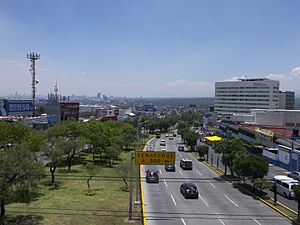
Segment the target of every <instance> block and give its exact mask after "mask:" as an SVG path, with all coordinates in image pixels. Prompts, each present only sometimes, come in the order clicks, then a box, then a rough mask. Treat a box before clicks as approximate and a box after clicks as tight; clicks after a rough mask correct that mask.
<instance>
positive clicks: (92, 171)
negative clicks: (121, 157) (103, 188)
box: [84, 162, 100, 193]
mask: <svg viewBox="0 0 300 225" xmlns="http://www.w3.org/2000/svg"><path fill="white" fill-rule="evenodd" d="M84 167H85V169H86V171H87V173H88V179H87V180H86V184H87V186H88V192H89V193H91V192H92V190H91V186H90V181H91V179H92V178H93V177H94V176H96V175H97V173H99V172H100V167H99V166H97V165H95V164H94V163H92V162H88V163H87V164H85V166H84Z"/></svg>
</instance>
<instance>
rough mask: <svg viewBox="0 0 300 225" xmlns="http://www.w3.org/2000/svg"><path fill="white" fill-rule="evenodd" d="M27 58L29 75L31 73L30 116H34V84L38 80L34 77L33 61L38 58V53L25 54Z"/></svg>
mask: <svg viewBox="0 0 300 225" xmlns="http://www.w3.org/2000/svg"><path fill="white" fill-rule="evenodd" d="M27 58H28V59H30V62H31V65H30V70H29V71H31V75H32V83H31V88H32V116H35V92H36V88H35V85H36V84H37V83H38V81H37V80H36V79H35V61H36V60H38V59H40V55H39V54H37V53H34V52H32V53H29V54H27Z"/></svg>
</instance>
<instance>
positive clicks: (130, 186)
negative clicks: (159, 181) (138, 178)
mask: <svg viewBox="0 0 300 225" xmlns="http://www.w3.org/2000/svg"><path fill="white" fill-rule="evenodd" d="M130 157H131V160H130V184H129V191H130V192H129V216H128V220H132V186H133V185H132V179H133V177H132V176H133V159H134V152H133V151H132V152H130Z"/></svg>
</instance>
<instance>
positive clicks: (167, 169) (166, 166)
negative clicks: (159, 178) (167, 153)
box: [165, 164, 176, 172]
mask: <svg viewBox="0 0 300 225" xmlns="http://www.w3.org/2000/svg"><path fill="white" fill-rule="evenodd" d="M165 170H166V171H173V172H175V170H176V167H175V165H174V164H171V165H165Z"/></svg>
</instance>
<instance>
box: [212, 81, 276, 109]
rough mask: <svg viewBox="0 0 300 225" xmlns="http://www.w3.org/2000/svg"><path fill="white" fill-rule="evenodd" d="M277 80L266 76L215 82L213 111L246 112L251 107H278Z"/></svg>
mask: <svg viewBox="0 0 300 225" xmlns="http://www.w3.org/2000/svg"><path fill="white" fill-rule="evenodd" d="M278 94H279V81H276V80H270V79H266V78H257V79H248V78H247V79H238V80H237V81H224V82H216V83H215V112H217V113H223V114H233V113H240V114H248V113H250V111H251V109H278Z"/></svg>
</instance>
